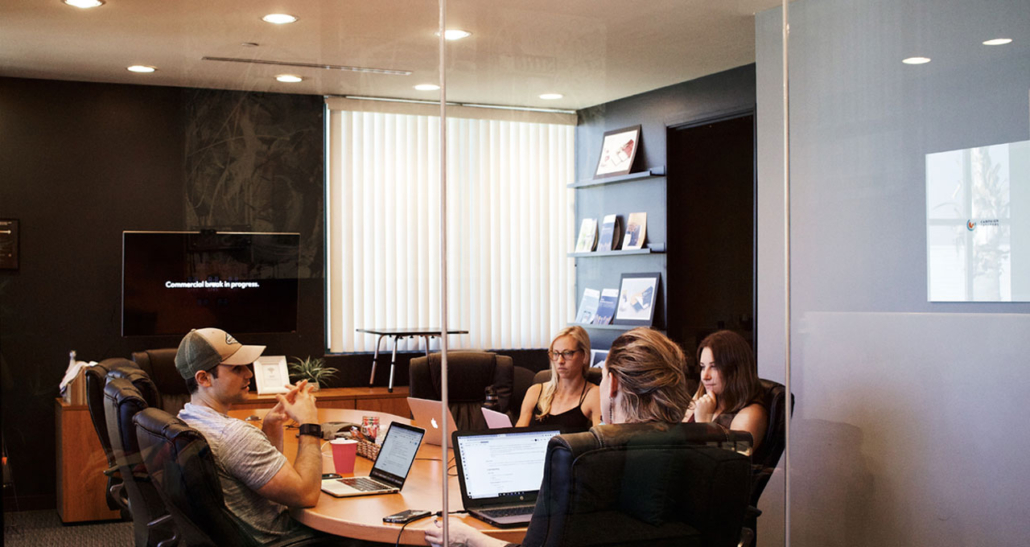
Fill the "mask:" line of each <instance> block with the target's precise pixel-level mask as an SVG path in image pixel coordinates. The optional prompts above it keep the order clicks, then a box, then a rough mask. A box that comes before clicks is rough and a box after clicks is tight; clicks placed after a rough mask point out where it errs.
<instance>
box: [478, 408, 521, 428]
mask: <svg viewBox="0 0 1030 547" xmlns="http://www.w3.org/2000/svg"><path fill="white" fill-rule="evenodd" d="M483 419H484V420H486V426H487V427H489V428H490V429H501V428H503V427H512V426H513V425H514V424H512V423H511V418H509V417H508V415H507V414H505V413H503V412H497V411H496V410H490V409H489V408H483Z"/></svg>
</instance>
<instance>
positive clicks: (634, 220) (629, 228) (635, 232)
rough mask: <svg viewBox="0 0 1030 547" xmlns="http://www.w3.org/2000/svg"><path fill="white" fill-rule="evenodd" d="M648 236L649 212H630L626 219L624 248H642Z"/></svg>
mask: <svg viewBox="0 0 1030 547" xmlns="http://www.w3.org/2000/svg"><path fill="white" fill-rule="evenodd" d="M646 236H647V213H630V215H629V220H628V221H626V237H625V239H623V241H622V250H624V251H625V250H627V249H640V248H642V247H643V246H644V238H645V237H646Z"/></svg>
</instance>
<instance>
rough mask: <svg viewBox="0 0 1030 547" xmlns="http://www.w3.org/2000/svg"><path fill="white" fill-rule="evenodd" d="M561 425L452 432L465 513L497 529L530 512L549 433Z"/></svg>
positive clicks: (529, 515) (514, 523)
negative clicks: (554, 426) (555, 426)
mask: <svg viewBox="0 0 1030 547" xmlns="http://www.w3.org/2000/svg"><path fill="white" fill-rule="evenodd" d="M560 433H562V430H561V429H560V428H543V427H538V428H510V429H490V430H487V431H459V432H457V433H455V434H454V461H455V462H456V463H457V466H458V482H459V484H460V485H461V500H462V502H463V503H464V504H465V510H466V511H468V512H469V514H470V515H472V516H474V517H476V518H478V519H480V520H484V521H486V522H489V523H490V524H493V525H494V526H497V527H499V528H511V527H516V526H525V525H526V524H528V523H529V520H530V518H532V516H533V507H534V506H535V505H536V496H537V493H538V492H539V491H540V482H541V481H542V480H543V478H544V460H545V459H546V458H547V443H548V441H550V440H551V437H554V436H555V435H558V434H560Z"/></svg>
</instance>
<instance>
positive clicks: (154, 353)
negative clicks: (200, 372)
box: [132, 348, 190, 414]
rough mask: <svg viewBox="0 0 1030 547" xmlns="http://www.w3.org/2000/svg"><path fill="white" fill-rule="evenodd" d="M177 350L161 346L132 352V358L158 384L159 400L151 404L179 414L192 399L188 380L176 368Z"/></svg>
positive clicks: (170, 412)
mask: <svg viewBox="0 0 1030 547" xmlns="http://www.w3.org/2000/svg"><path fill="white" fill-rule="evenodd" d="M176 351H177V350H176V348H161V349H148V350H143V351H137V352H133V354H132V360H133V361H134V362H135V363H136V365H137V366H138V367H139V368H141V369H143V372H146V373H147V375H148V376H150V379H151V380H152V381H153V382H154V385H155V386H157V391H158V397H159V399H158V402H157V403H156V404H153V405H150V406H153V407H157V408H160V409H162V410H164V411H165V412H168V413H169V414H178V413H179V411H180V410H182V407H183V406H184V405H185V404H186V403H188V402H189V400H190V393H189V391H187V390H186V382H185V381H184V380H183V379H182V376H180V375H179V371H178V370H176V368H175V352H176Z"/></svg>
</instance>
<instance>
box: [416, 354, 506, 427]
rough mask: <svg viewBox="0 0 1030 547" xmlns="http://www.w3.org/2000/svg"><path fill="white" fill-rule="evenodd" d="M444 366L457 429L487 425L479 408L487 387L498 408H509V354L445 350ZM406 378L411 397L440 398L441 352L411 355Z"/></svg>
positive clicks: (452, 413) (483, 400)
mask: <svg viewBox="0 0 1030 547" xmlns="http://www.w3.org/2000/svg"><path fill="white" fill-rule="evenodd" d="M447 367H448V375H449V377H450V381H449V382H448V384H447V395H448V399H449V400H450V405H449V406H450V408H451V415H453V416H454V424H455V426H456V427H457V428H458V429H459V430H469V429H472V430H476V429H486V428H487V426H486V420H484V419H483V412H482V411H481V410H480V409H481V408H482V407H483V403H484V402H485V401H486V389H487V388H488V387H492V388H493V390H494V393H496V394H497V402H498V408H497V411H498V412H508V409H509V408H511V392H512V383H513V376H514V371H513V369H514V365H513V364H512V360H511V357H508V356H505V355H497V354H495V353H490V352H486V351H455V352H448V354H447ZM408 378H409V384H410V385H409V389H410V394H411V396H412V397H415V398H418V399H431V400H434V401H439V400H440V387H441V380H440V354H439V353H434V354H431V355H430V356H429V357H428V358H426V357H416V358H414V359H412V360H411V365H410V366H409V368H408Z"/></svg>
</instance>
